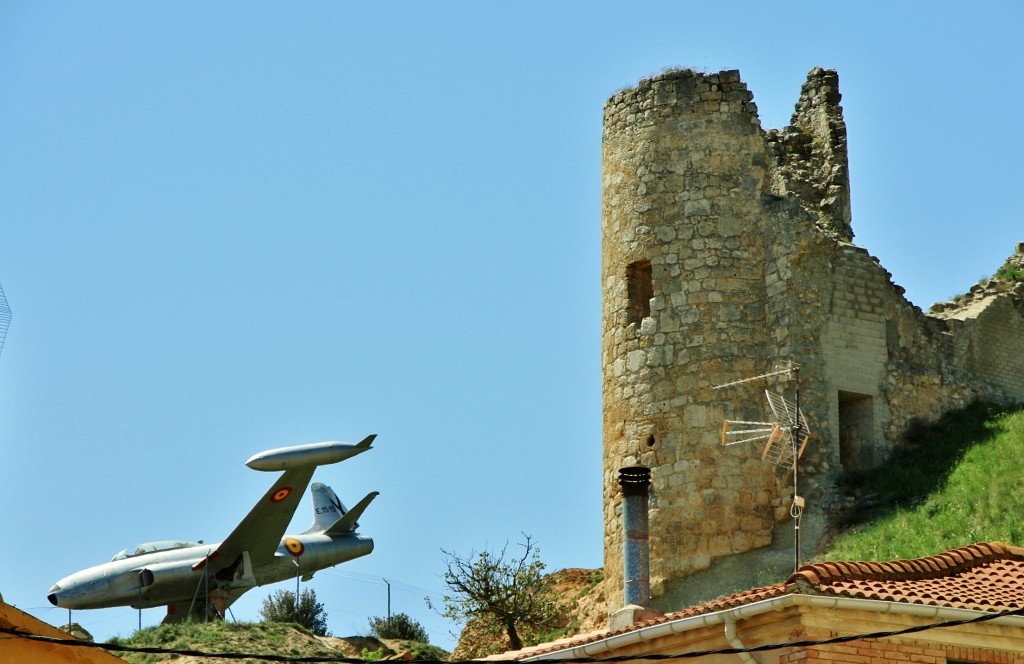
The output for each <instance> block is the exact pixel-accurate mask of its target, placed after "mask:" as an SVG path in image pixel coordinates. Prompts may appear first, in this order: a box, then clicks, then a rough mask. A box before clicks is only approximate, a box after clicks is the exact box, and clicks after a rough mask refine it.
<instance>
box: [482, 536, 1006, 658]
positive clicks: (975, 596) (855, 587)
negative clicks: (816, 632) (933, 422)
mask: <svg viewBox="0 0 1024 664" xmlns="http://www.w3.org/2000/svg"><path fill="white" fill-rule="evenodd" d="M798 593H810V594H818V595H832V596H838V597H853V598H860V599H873V600H883V601H888V602H903V603H906V604H928V605H933V606H941V607H948V608H958V609H974V610H978V611H1005V610H1007V609H1014V608H1021V607H1024V548H1021V547H1016V546H1007V545H1005V544H1001V543H999V542H988V543H981V544H972V545H970V546H965V547H962V548H959V549H953V550H951V551H946V552H945V553H940V554H938V555H935V556H929V557H927V558H915V559H913V560H895V561H892V562H824V563H816V564H814V565H804V566H803V567H801V568H800V569H799V570H797V571H796V572H794V573H793V575H792V576H790V577H789V578H788V579H787V580H786V581H785V582H783V583H776V584H775V585H771V586H765V587H763V588H753V589H751V590H745V591H743V592H740V593H736V594H735V595H729V596H728V597H722V598H719V599H716V600H713V601H710V602H705V603H704V604H699V605H697V606H693V607H690V608H688V609H683V610H682V611H674V612H672V613H666V614H665V615H663V616H659V617H657V618H653V619H651V620H646V621H643V622H639V623H635V624H633V625H630V626H629V627H624V628H622V629H618V630H614V631H613V630H598V631H594V632H589V633H587V634H578V635H576V636H573V637H569V638H565V639H560V640H558V641H553V642H551V643H542V644H540V645H536V646H531V647H529V648H524V649H523V650H519V651H515V652H509V653H504V654H502V655H498V656H495V657H490V658H488V659H499V660H504V659H522V658H526V657H535V656H537V655H543V654H546V653H550V652H555V651H558V650H565V649H568V648H574V647H577V646H582V645H586V644H588V643H594V642H596V641H601V640H604V639H607V638H610V637H613V636H618V635H620V634H626V633H629V632H634V631H636V630H639V629H643V628H645V627H651V626H654V625H659V624H662V623H667V622H672V621H675V620H682V619H684V618H691V617H693V616H699V615H704V614H707V613H714V612H715V611H722V610H725V609H731V608H734V607H737V606H743V605H746V604H752V603H754V602H758V601H761V600H766V599H772V598H774V597H779V596H781V595H788V594H798Z"/></svg>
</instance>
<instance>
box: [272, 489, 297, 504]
mask: <svg viewBox="0 0 1024 664" xmlns="http://www.w3.org/2000/svg"><path fill="white" fill-rule="evenodd" d="M290 495H292V488H291V487H290V486H286V487H282V488H280V489H278V490H277V491H275V492H274V495H272V496H271V497H270V502H272V503H279V502H281V501H282V500H284V499H285V498H287V497H288V496H290Z"/></svg>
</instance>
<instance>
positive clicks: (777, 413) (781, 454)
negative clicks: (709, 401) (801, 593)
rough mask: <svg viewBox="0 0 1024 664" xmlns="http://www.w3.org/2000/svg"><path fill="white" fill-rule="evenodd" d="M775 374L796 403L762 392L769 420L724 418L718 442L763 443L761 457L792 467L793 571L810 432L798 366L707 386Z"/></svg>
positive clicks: (797, 558)
mask: <svg viewBox="0 0 1024 664" xmlns="http://www.w3.org/2000/svg"><path fill="white" fill-rule="evenodd" d="M776 376H788V377H789V378H790V380H792V381H793V382H794V384H795V392H796V396H795V398H796V402H795V403H790V402H789V401H787V400H786V399H785V398H783V397H782V396H780V395H779V394H776V393H773V392H771V391H769V390H765V391H764V395H765V398H766V399H767V400H768V407H769V408H770V409H771V411H772V415H773V419H772V421H770V422H749V421H744V420H725V421H724V423H723V424H722V445H724V446H728V445H738V444H740V443H749V442H754V441H758V442H762V441H763V442H764V451H763V452H762V453H761V458H762V459H764V460H767V461H771V462H772V463H773V464H775V465H776V466H780V467H785V466H786V465H789V466H790V467H791V468H792V470H793V504H792V505H791V506H790V508H789V514H790V516H792V517H793V570H794V571H796V570H797V569H799V568H800V519H801V517H802V516H803V511H804V505H805V501H804V498H803V496H801V495H800V493H799V491H798V489H799V484H798V482H799V479H800V478H799V466H800V464H799V459H800V457H801V456H802V455H803V453H804V448H805V447H806V446H807V439H808V438H810V436H811V431H810V429H808V427H807V422H806V420H804V414H803V411H802V410H800V367H798V366H797V365H795V364H793V363H792V362H790V363H789V364H788V366H786V367H784V368H779V369H776V370H775V371H771V372H769V373H766V374H761V375H759V376H751V377H750V378H742V379H740V380H736V381H733V382H731V383H725V384H724V385H717V386H715V387H713V388H711V389H713V390H721V389H724V388H727V387H734V386H736V385H743V384H746V383H751V382H754V381H758V380H767V379H769V378H774V377H776Z"/></svg>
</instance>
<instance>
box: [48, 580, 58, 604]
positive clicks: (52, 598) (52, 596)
mask: <svg viewBox="0 0 1024 664" xmlns="http://www.w3.org/2000/svg"><path fill="white" fill-rule="evenodd" d="M59 590H60V586H58V585H57V584H56V583H55V584H53V587H52V588H50V594H49V595H47V596H46V599H48V600H50V604H53V605H54V606H57V591H59Z"/></svg>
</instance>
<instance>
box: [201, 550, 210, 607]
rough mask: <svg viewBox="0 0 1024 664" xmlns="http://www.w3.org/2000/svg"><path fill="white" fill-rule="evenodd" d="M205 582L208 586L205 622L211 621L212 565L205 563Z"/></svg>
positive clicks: (206, 590) (206, 589)
mask: <svg viewBox="0 0 1024 664" xmlns="http://www.w3.org/2000/svg"><path fill="white" fill-rule="evenodd" d="M206 561H207V562H209V561H210V559H209V556H207V559H206ZM203 582H204V583H205V584H206V588H205V589H204V591H203V592H204V593H205V594H206V610H205V611H204V615H203V622H204V623H208V622H210V566H209V565H204V566H203Z"/></svg>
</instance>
